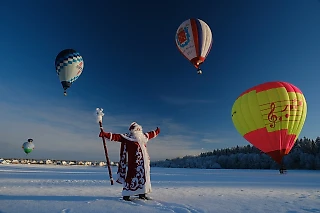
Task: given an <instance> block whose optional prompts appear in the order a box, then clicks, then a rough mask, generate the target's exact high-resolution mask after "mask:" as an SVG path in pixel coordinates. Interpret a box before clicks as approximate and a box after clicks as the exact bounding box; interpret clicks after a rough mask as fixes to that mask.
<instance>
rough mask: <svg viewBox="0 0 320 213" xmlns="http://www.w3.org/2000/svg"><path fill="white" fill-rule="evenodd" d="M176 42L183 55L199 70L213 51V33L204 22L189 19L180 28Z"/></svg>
mask: <svg viewBox="0 0 320 213" xmlns="http://www.w3.org/2000/svg"><path fill="white" fill-rule="evenodd" d="M175 40H176V45H177V48H178V50H179V51H180V52H181V53H182V55H184V56H185V58H186V59H187V60H189V61H190V62H191V63H192V64H193V65H194V66H195V67H196V68H199V66H200V64H202V63H203V62H204V61H205V59H206V57H207V56H208V54H209V52H210V50H211V46H212V33H211V29H210V27H209V26H208V25H207V24H206V23H205V22H204V21H202V20H200V19H188V20H186V21H184V22H183V23H182V24H181V25H180V26H179V27H178V29H177V32H176V37H175Z"/></svg>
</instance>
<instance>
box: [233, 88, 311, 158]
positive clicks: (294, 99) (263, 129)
mask: <svg viewBox="0 0 320 213" xmlns="http://www.w3.org/2000/svg"><path fill="white" fill-rule="evenodd" d="M231 113H232V121H233V124H234V126H235V128H236V129H237V131H238V132H239V133H240V134H241V135H242V136H243V137H244V138H245V139H246V140H247V141H249V142H250V143H251V144H252V145H254V146H255V147H256V148H258V149H260V150H261V151H263V152H265V153H266V154H268V155H269V156H271V157H272V158H273V159H274V160H275V161H276V162H277V163H279V164H281V161H282V158H283V157H284V156H285V155H286V154H288V153H289V152H290V150H291V149H292V147H293V145H294V143H295V142H296V140H297V138H298V136H299V134H300V132H301V130H302V127H303V125H304V122H305V119H306V115H307V103H306V100H305V97H304V95H303V94H302V92H301V90H300V89H299V88H297V87H296V86H294V85H292V84H290V83H287V82H267V83H264V84H260V85H258V86H255V87H253V88H250V89H248V90H247V91H245V92H243V93H242V94H241V95H240V96H239V97H238V98H237V100H236V101H235V102H234V104H233V107H232V111H231Z"/></svg>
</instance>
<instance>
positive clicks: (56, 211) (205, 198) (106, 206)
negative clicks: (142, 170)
mask: <svg viewBox="0 0 320 213" xmlns="http://www.w3.org/2000/svg"><path fill="white" fill-rule="evenodd" d="M113 175H114V177H115V176H116V167H113ZM151 181H152V187H153V192H152V194H150V196H151V197H152V198H153V200H152V201H140V200H138V201H133V202H128V201H123V200H122V199H121V188H122V187H121V185H120V184H117V183H115V185H113V186H111V185H110V181H109V179H108V175H107V169H106V168H104V167H86V166H54V165H50V166H48V165H0V213H30V212H32V213H88V212H90V213H91V212H94V213H108V212H122V213H127V212H128V213H136V212H137V213H138V212H139V213H158V212H159V213H160V212H161V213H164V212H176V213H204V212H212V213H215V212H218V213H221V212H231V213H236V212H245V213H258V212H271V213H274V212H276V213H281V212H284V213H295V212H320V171H293V170H289V171H288V173H287V174H286V175H280V174H279V172H278V171H276V170H200V169H172V168H171V169H170V168H154V167H152V168H151Z"/></svg>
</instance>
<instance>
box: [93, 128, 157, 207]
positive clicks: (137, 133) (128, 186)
mask: <svg viewBox="0 0 320 213" xmlns="http://www.w3.org/2000/svg"><path fill="white" fill-rule="evenodd" d="M129 131H130V132H129V133H126V134H115V133H111V132H104V131H101V132H100V134H99V137H105V138H107V139H109V140H110V141H115V142H121V146H120V161H119V165H118V172H117V180H116V182H117V183H120V184H123V189H122V196H123V199H124V200H126V201H130V200H131V198H130V196H134V195H139V198H140V199H145V200H148V199H150V198H149V197H147V196H146V194H148V193H151V191H152V190H151V181H150V157H149V154H148V150H147V142H148V141H149V140H150V139H153V138H155V137H156V136H157V135H158V134H159V133H160V129H159V128H158V127H157V128H156V129H155V130H153V131H150V132H146V133H144V132H143V131H142V127H141V126H140V125H139V124H137V123H136V122H133V123H131V125H130V126H129ZM127 167H128V168H127Z"/></svg>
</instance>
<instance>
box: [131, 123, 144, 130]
mask: <svg viewBox="0 0 320 213" xmlns="http://www.w3.org/2000/svg"><path fill="white" fill-rule="evenodd" d="M137 127H139V128H140V129H141V130H142V127H141V126H140V125H139V124H137V122H132V123H131V124H130V126H129V131H133V130H134V129H136V128H137Z"/></svg>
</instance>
